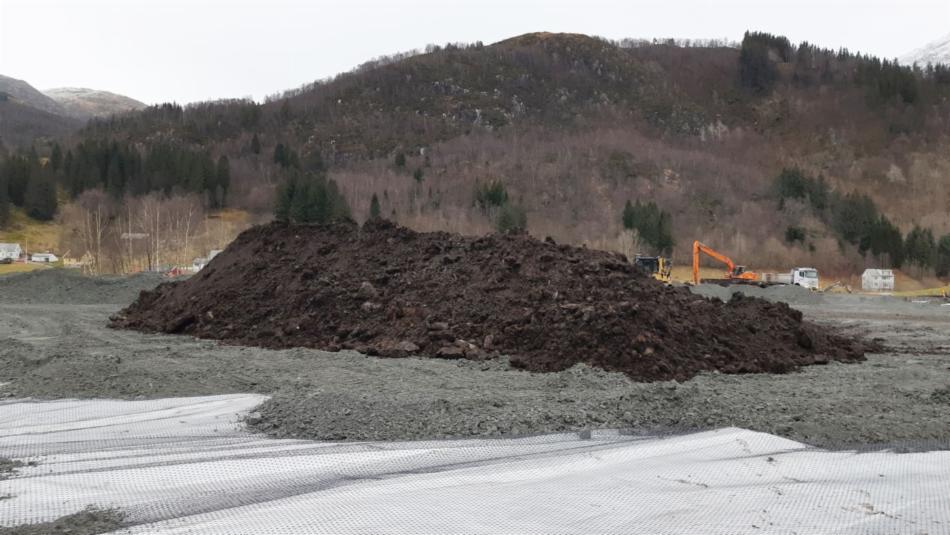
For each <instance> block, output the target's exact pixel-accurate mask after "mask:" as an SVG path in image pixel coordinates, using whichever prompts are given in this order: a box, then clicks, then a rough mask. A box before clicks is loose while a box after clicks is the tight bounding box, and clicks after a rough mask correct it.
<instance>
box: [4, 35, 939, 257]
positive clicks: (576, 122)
mask: <svg viewBox="0 0 950 535" xmlns="http://www.w3.org/2000/svg"><path fill="white" fill-rule="evenodd" d="M948 96H950V70H948V68H947V67H944V66H936V67H933V66H923V67H919V68H916V69H914V68H909V67H902V66H900V65H898V64H897V63H896V62H890V61H883V60H880V59H877V58H872V57H867V56H863V55H860V54H856V53H852V52H849V51H847V50H839V51H830V50H823V49H820V48H817V47H814V46H812V45H809V44H808V43H802V44H800V45H792V44H791V43H790V42H789V41H788V40H787V39H785V38H782V37H777V36H772V35H768V34H747V35H746V36H745V38H744V40H743V42H742V43H741V44H735V45H731V44H728V43H716V42H697V43H681V42H640V41H624V42H610V41H605V40H602V39H597V38H592V37H587V36H583V35H573V34H529V35H524V36H520V37H517V38H513V39H509V40H506V41H502V42H500V43H496V44H493V45H482V44H480V43H476V44H473V45H447V46H445V47H434V46H433V47H429V48H428V49H427V50H426V51H424V52H418V53H412V54H404V55H400V56H396V57H391V58H383V59H379V60H375V61H373V62H370V63H367V64H365V65H363V66H360V67H359V68H357V69H355V70H354V71H353V72H350V73H346V74H343V75H340V76H338V77H336V78H334V79H332V80H325V81H320V82H316V83H314V84H311V85H308V86H306V87H302V88H299V89H297V90H293V91H289V92H287V93H286V94H284V95H280V96H275V97H273V98H270V99H268V101H267V102H265V103H263V104H259V103H255V102H251V101H243V100H231V101H219V102H208V103H201V104H195V105H189V106H186V107H182V106H178V105H175V104H166V105H161V106H154V107H150V108H147V109H145V110H143V111H141V112H136V113H132V114H129V115H124V116H119V117H113V118H109V119H99V120H93V121H92V122H90V123H89V125H88V126H86V127H85V128H84V129H82V130H81V131H80V132H79V133H78V134H76V135H73V136H66V137H63V138H61V139H59V140H58V142H57V143H56V144H43V145H39V146H36V147H35V153H29V152H27V153H23V154H12V155H11V156H9V157H8V158H7V161H6V162H5V163H4V164H3V174H2V175H0V180H2V181H3V187H0V195H3V194H4V192H3V189H6V190H7V194H6V197H7V198H8V199H9V201H10V202H12V203H14V204H18V205H21V206H25V207H26V208H27V209H28V210H34V212H35V213H37V215H40V212H43V213H42V215H43V217H55V216H54V215H49V214H48V211H46V210H45V209H44V208H43V207H40V208H39V209H38V210H37V209H34V208H31V207H30V206H26V205H27V204H28V203H29V202H31V201H28V198H27V197H28V196H27V191H28V190H29V191H33V192H34V194H33V197H30V198H34V197H35V198H43V199H45V200H48V199H49V198H50V197H51V196H50V194H49V193H48V190H49V185H50V184H52V185H53V187H54V190H55V191H58V192H59V194H60V199H59V202H60V204H59V206H62V203H63V202H67V201H68V200H69V199H79V198H81V197H82V196H83V195H86V197H88V192H90V191H96V192H102V197H101V198H102V199H111V201H109V202H108V207H107V211H108V212H109V213H110V214H113V215H114V212H116V211H117V210H119V209H120V207H121V206H122V202H123V199H128V198H132V197H142V196H144V195H148V194H151V195H153V196H158V197H165V198H167V197H168V196H172V195H177V196H182V195H190V196H192V197H193V198H195V199H198V200H199V201H200V203H201V204H202V206H203V207H204V208H205V209H208V208H212V209H214V208H219V207H239V208H244V209H248V210H251V211H253V212H258V213H268V214H269V213H273V212H274V211H275V210H276V213H277V215H278V216H279V217H284V218H290V219H300V220H324V219H327V218H331V217H341V216H347V215H349V216H351V217H354V218H356V219H363V218H366V217H369V216H370V215H371V214H372V215H374V216H379V217H387V218H391V219H395V220H396V221H398V222H400V223H403V224H407V225H410V226H412V227H415V228H417V229H423V230H429V229H445V230H452V231H459V232H463V233H481V232H488V231H491V230H492V229H510V228H518V227H526V228H527V230H528V231H529V232H531V233H534V234H537V235H539V236H547V235H549V236H552V237H554V238H555V239H557V240H561V241H568V242H573V243H587V244H589V245H591V246H594V247H601V248H611V249H617V250H621V251H624V252H627V253H632V252H635V251H648V250H656V251H672V252H673V254H674V256H675V257H676V258H678V259H680V260H681V261H684V260H685V259H686V255H687V252H688V247H689V245H690V244H691V243H692V240H693V239H700V240H703V241H705V242H707V243H709V244H711V245H714V246H715V247H717V248H719V249H721V250H724V251H728V252H729V253H730V254H731V255H732V256H733V257H735V258H737V259H741V261H742V262H744V263H746V264H749V265H759V266H768V267H788V265H789V264H799V265H804V264H812V265H815V266H816V267H819V268H820V269H827V270H849V269H856V268H860V267H863V266H865V265H888V266H895V267H896V266H899V265H904V264H909V265H914V266H916V268H917V269H918V270H920V271H921V272H923V271H927V270H934V269H936V270H937V271H941V272H945V271H946V270H947V269H948V267H947V266H948V264H950V237H947V235H948V234H950V216H948V212H950V151H948V148H950V137H948V133H950V103H948V101H947V97H948ZM11 177H12V178H11ZM34 182H36V183H37V184H39V185H38V186H32V190H31V189H30V184H32V183H34ZM37 191H39V192H41V193H36V192H37ZM21 192H22V193H21ZM84 192H86V193H84ZM3 202H4V201H3V198H2V197H0V206H2V203H3ZM44 202H45V201H44ZM103 202H105V201H103ZM40 204H42V203H40ZM0 215H2V214H0ZM941 236H944V238H942V239H941Z"/></svg>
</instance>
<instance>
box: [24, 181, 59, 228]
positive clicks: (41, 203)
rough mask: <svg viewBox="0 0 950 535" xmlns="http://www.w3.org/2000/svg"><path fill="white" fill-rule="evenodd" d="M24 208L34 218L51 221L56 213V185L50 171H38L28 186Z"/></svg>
mask: <svg viewBox="0 0 950 535" xmlns="http://www.w3.org/2000/svg"><path fill="white" fill-rule="evenodd" d="M23 208H24V209H25V210H26V214H27V215H28V216H30V217H32V218H33V219H38V220H40V221H50V220H52V219H53V216H55V215H56V185H55V184H54V182H53V177H52V175H51V174H50V173H49V172H48V171H44V172H40V173H37V174H36V175H35V176H34V177H33V179H32V180H30V183H29V185H28V186H27V188H26V197H25V199H24V203H23Z"/></svg>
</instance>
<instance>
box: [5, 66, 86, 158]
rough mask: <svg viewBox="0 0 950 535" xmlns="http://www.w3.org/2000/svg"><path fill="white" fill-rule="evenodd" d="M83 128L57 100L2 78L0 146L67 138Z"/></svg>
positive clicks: (26, 85) (15, 81) (10, 146)
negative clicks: (60, 137) (43, 139)
mask: <svg viewBox="0 0 950 535" xmlns="http://www.w3.org/2000/svg"><path fill="white" fill-rule="evenodd" d="M79 126H81V123H80V122H79V121H77V120H75V119H73V118H71V117H67V116H66V110H65V109H64V108H63V107H62V106H61V105H60V104H59V103H58V102H56V101H55V100H53V99H51V98H49V97H48V96H46V95H44V94H43V93H41V92H39V91H38V90H36V89H35V88H34V87H33V86H31V85H30V84H28V83H26V82H24V81H23V80H17V79H16V78H10V77H8V76H3V75H0V143H2V145H3V146H4V147H8V148H13V147H21V146H26V145H29V144H31V143H33V141H34V140H35V139H38V138H51V137H59V136H63V135H66V134H68V133H70V132H72V131H74V130H75V129H76V128H78V127H79Z"/></svg>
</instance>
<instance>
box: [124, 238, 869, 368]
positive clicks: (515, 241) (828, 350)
mask: <svg viewBox="0 0 950 535" xmlns="http://www.w3.org/2000/svg"><path fill="white" fill-rule="evenodd" d="M112 325H113V326H114V327H122V328H131V329H137V330H142V331H149V332H166V333H182V334H190V335H194V336H198V337H203V338H214V339H219V340H224V341H227V342H230V343H237V344H247V345H256V346H263V347H271V348H286V347H293V346H306V347H314V348H319V349H327V350H331V351H336V350H340V349H344V348H346V349H355V350H358V351H361V352H364V353H367V354H370V355H379V356H383V357H405V356H409V355H418V356H426V357H439V358H469V359H482V358H488V357H490V356H493V355H497V354H505V355H509V356H510V357H511V362H512V364H513V365H515V366H517V367H520V368H524V369H527V370H531V371H557V370H563V369H566V368H569V367H570V366H572V365H574V364H577V363H580V362H585V363H588V364H590V365H592V366H598V367H601V368H604V369H607V370H612V371H618V372H623V373H626V374H627V375H629V376H630V377H633V378H636V379H640V380H666V379H677V380H685V379H688V378H690V377H692V376H694V375H696V374H697V373H699V372H701V371H703V370H707V371H712V370H718V371H720V372H724V373H753V372H774V373H781V372H787V371H789V370H793V369H795V368H797V367H799V366H803V365H808V364H816V363H826V362H828V361H829V360H842V361H854V360H862V359H863V358H864V351H865V349H866V346H865V345H863V344H862V343H861V342H858V341H855V340H852V339H846V338H843V337H840V336H837V335H835V334H833V333H831V332H829V331H828V330H827V329H826V328H824V327H820V326H817V325H814V324H810V323H808V322H803V321H802V315H801V313H800V312H798V311H796V310H794V309H791V308H789V307H788V306H787V305H785V304H783V303H778V304H775V303H769V302H767V301H764V300H761V299H753V298H743V297H742V296H741V295H737V296H736V297H735V298H733V299H732V300H731V301H730V302H728V303H723V302H721V301H719V300H710V299H705V298H703V297H699V296H696V295H693V294H692V293H691V292H690V291H689V290H688V289H687V288H682V287H680V288H676V287H671V286H666V285H663V284H661V283H659V282H657V281H655V280H653V279H652V278H649V277H647V276H645V275H643V274H641V273H640V272H639V271H637V270H636V268H634V267H633V266H632V265H630V264H629V263H628V262H627V261H626V260H625V259H624V258H623V257H622V256H621V255H618V254H615V253H608V252H602V251H593V250H588V249H581V248H576V247H570V246H566V245H557V244H555V243H554V242H553V241H550V240H547V241H538V240H536V239H533V238H531V237H529V236H527V235H505V236H502V235H493V236H487V237H480V238H476V237H462V236H457V235H451V234H446V233H416V232H413V231H411V230H408V229H405V228H400V227H397V226H395V225H392V224H390V223H387V222H373V223H368V224H366V225H364V227H363V228H362V229H361V228H359V227H358V226H356V225H355V224H352V223H339V224H334V225H330V226H303V225H286V224H281V223H273V224H270V225H265V226H260V227H256V228H252V229H250V230H248V231H246V232H244V233H243V234H241V235H240V236H239V237H238V238H237V240H235V241H234V243H232V244H231V245H230V246H229V247H228V248H227V249H226V250H225V251H224V252H223V253H221V254H220V255H218V256H217V257H215V258H214V260H213V261H212V262H211V263H210V264H209V265H208V266H207V267H205V269H204V270H202V271H201V272H200V273H199V274H198V275H196V276H194V277H192V278H191V279H189V280H186V281H182V282H173V283H166V284H162V285H160V286H159V287H157V288H156V289H155V290H153V291H144V292H142V294H141V296H140V297H139V299H138V300H137V301H136V302H135V303H133V304H132V305H131V306H130V307H128V308H127V309H125V310H123V311H122V312H121V313H119V314H118V315H116V316H115V317H114V318H113V321H112Z"/></svg>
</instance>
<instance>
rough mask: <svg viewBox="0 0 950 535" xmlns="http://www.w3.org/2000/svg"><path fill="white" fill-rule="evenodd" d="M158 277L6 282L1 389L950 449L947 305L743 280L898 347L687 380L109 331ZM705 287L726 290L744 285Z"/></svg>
mask: <svg viewBox="0 0 950 535" xmlns="http://www.w3.org/2000/svg"><path fill="white" fill-rule="evenodd" d="M159 281H160V279H159V278H157V277H143V276H138V277H131V278H112V279H105V280H100V279H95V280H92V279H85V278H81V277H79V276H77V275H74V274H70V273H67V272H65V271H64V270H44V271H43V272H41V273H36V274H30V275H16V276H11V277H4V278H0V291H2V294H3V295H4V300H3V301H2V304H0V339H2V344H0V383H2V386H0V397H2V398H10V399H14V398H25V397H33V398H39V399H66V398H83V399H87V398H115V399H128V400H139V399H155V398H167V397H182V396H198V395H215V394H231V393H257V394H264V395H267V396H270V398H269V399H268V400H267V401H265V402H264V403H263V404H262V405H261V406H259V407H258V408H257V409H256V410H254V411H253V412H251V414H250V416H249V417H248V420H247V424H248V425H249V426H250V428H251V429H253V430H257V431H261V432H264V433H267V434H269V435H271V436H274V437H282V438H309V439H324V440H335V441H339V440H404V439H408V440H415V439H438V438H446V437H484V436H524V435H535V434H541V433H551V432H561V431H570V430H586V429H606V428H614V429H624V430H628V431H631V432H635V433H644V434H655V433H679V432H685V431H693V430H703V429H715V428H722V427H740V428H745V429H750V430H755V431H763V432H766V433H770V434H775V435H779V436H782V437H786V438H790V439H793V440H795V441H799V442H804V443H807V444H811V445H815V446H820V447H825V448H857V449H876V448H883V447H896V448H900V449H912V450H928V449H947V447H948V445H950V373H948V370H950V329H948V328H947V327H948V326H950V306H947V304H946V302H944V301H942V300H938V299H919V300H916V302H915V301H907V300H900V299H895V298H885V297H870V296H857V295H823V294H818V293H813V292H808V291H806V290H801V289H799V288H794V287H774V288H766V289H759V288H746V289H744V291H746V292H748V293H752V294H756V295H760V296H763V297H766V298H768V299H772V300H782V301H786V302H788V303H789V304H791V305H792V306H793V307H795V308H798V309H799V310H801V311H803V312H804V314H805V316H806V318H807V319H811V320H812V321H814V322H817V323H820V324H825V325H830V326H833V327H835V328H837V329H840V330H841V331H842V332H844V333H845V334H856V335H860V336H863V337H866V338H871V339H879V341H880V342H881V343H882V344H883V346H884V348H885V350H884V351H883V352H881V353H876V354H869V355H868V357H867V360H866V361H864V362H857V363H847V364H845V363H837V362H834V361H832V362H830V363H828V364H826V365H819V366H807V367H805V368H802V369H800V370H799V371H795V372H792V373H785V374H745V375H742V374H740V375H726V374H719V373H706V372H704V373H701V374H700V375H698V376H696V377H694V378H693V379H690V380H688V381H685V382H675V381H662V382H650V383H642V382H635V381H633V380H631V379H629V378H628V377H627V376H625V375H622V374H619V373H610V372H606V371H603V370H599V369H594V368H590V367H587V366H586V365H583V364H581V365H577V366H574V367H572V368H570V369H568V370H566V371H563V372H556V373H532V372H526V371H523V370H518V369H514V368H512V367H510V366H509V365H508V362H507V360H506V359H505V358H500V359H493V360H487V361H471V360H464V359H462V360H440V359H422V358H401V359H382V358H378V357H369V356H364V355H361V354H359V353H356V352H353V351H347V350H344V351H340V352H336V353H330V352H325V351H319V350H313V349H299V348H297V349H282V350H268V349H262V348H250V347H240V346H234V345H222V344H219V343H217V342H214V341H208V340H198V339H195V338H192V337H187V336H173V335H164V334H142V333H138V332H133V331H126V330H115V329H110V328H108V327H106V325H107V323H108V321H109V317H110V316H111V315H113V314H115V313H116V312H117V311H118V310H120V309H121V308H122V307H124V306H127V305H128V304H129V303H130V302H131V300H132V299H133V298H134V296H135V294H136V293H137V292H138V290H141V289H148V288H151V287H153V286H154V285H156V284H157V283H158V282H159ZM694 291H696V292H699V293H702V294H704V295H709V296H712V297H713V298H728V296H729V294H730V293H731V292H733V291H736V290H735V289H734V288H721V287H715V286H713V287H710V286H701V287H698V288H696V289H694ZM92 303H96V304H92Z"/></svg>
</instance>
